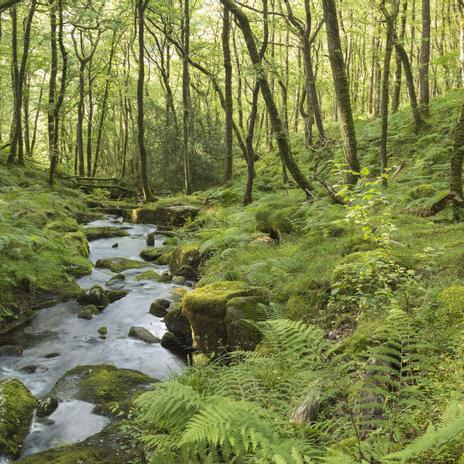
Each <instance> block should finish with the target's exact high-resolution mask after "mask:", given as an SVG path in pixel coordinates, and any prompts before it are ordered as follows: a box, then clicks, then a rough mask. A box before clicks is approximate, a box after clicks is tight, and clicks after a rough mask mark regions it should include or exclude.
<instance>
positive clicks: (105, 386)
mask: <svg viewBox="0 0 464 464" xmlns="http://www.w3.org/2000/svg"><path fill="white" fill-rule="evenodd" d="M155 381H156V380H154V379H152V378H151V377H149V376H148V375H145V374H143V373H141V372H139V371H134V370H130V369H118V368H116V367H115V366H113V365H110V364H102V365H97V366H78V367H75V368H74V369H71V370H70V371H68V372H66V374H65V375H64V376H63V377H61V378H60V379H59V380H58V381H57V383H56V385H55V386H54V387H53V390H52V394H53V395H56V396H57V397H58V398H63V399H67V398H68V397H69V395H71V396H72V398H76V399H78V400H83V401H89V402H91V403H95V404H96V407H95V412H96V413H97V414H104V415H110V416H118V415H120V414H121V413H123V412H125V413H127V411H128V410H129V409H130V402H131V398H132V397H133V396H134V395H135V394H136V392H139V391H141V390H143V389H144V387H146V386H147V385H149V384H151V383H153V382H155ZM76 389H77V391H76Z"/></svg>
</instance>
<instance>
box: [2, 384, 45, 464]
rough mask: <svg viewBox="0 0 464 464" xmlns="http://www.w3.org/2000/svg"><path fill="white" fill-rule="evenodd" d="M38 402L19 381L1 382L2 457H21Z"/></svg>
mask: <svg viewBox="0 0 464 464" xmlns="http://www.w3.org/2000/svg"><path fill="white" fill-rule="evenodd" d="M36 407H37V400H36V399H35V398H34V397H33V396H32V394H31V392H30V391H29V390H28V389H27V388H26V387H25V386H24V385H23V384H22V383H21V382H20V381H19V380H9V379H7V380H2V381H0V455H8V456H11V457H13V458H14V457H17V456H19V453H20V451H21V446H22V443H23V440H24V438H25V437H26V435H27V434H28V433H29V426H30V424H31V421H32V414H33V412H34V409H35V408H36Z"/></svg>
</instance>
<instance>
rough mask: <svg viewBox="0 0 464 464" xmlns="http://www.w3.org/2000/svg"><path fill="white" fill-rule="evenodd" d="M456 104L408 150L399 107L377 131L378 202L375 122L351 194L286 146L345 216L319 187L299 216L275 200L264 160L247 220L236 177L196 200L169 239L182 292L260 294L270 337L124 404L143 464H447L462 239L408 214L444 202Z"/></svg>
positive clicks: (413, 138)
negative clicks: (234, 285) (382, 152)
mask: <svg viewBox="0 0 464 464" xmlns="http://www.w3.org/2000/svg"><path fill="white" fill-rule="evenodd" d="M462 98H463V93H462V92H454V93H450V94H447V95H446V96H444V97H440V98H437V99H435V100H433V102H432V105H431V115H432V116H431V117H430V119H429V120H428V125H427V127H426V128H425V129H424V130H423V132H422V133H420V134H419V135H416V134H414V128H413V125H412V119H411V114H410V109H409V108H408V107H404V108H402V109H401V110H400V111H399V112H398V113H397V114H394V115H392V117H391V120H390V137H389V165H390V166H391V171H390V173H389V179H388V188H387V189H385V188H383V187H382V184H381V182H380V181H379V180H378V179H377V175H378V171H377V166H378V160H377V158H378V141H379V134H380V126H379V121H358V122H357V129H358V136H359V150H360V157H361V162H362V165H363V166H366V169H364V170H363V173H362V175H361V176H360V180H359V182H358V185H357V187H356V188H355V189H353V190H352V191H347V190H343V185H342V179H343V170H342V168H341V167H340V166H338V165H337V162H340V160H341V154H340V151H339V149H338V148H333V151H331V152H329V151H328V150H325V151H320V152H318V153H317V154H315V153H314V152H310V151H308V150H306V149H305V148H304V146H303V144H302V141H301V140H298V139H296V140H293V146H294V147H295V151H296V153H297V157H298V158H299V160H300V163H301V165H302V167H303V168H304V170H305V172H306V173H309V172H311V169H313V168H314V166H315V165H316V164H319V165H321V164H324V163H325V162H326V160H328V159H331V158H332V157H333V159H334V161H333V162H332V163H329V164H328V167H327V168H326V171H324V177H325V178H326V180H327V181H329V182H330V183H331V184H333V185H334V186H335V189H336V190H338V191H340V192H341V194H343V195H344V196H345V199H346V200H347V202H348V204H349V206H341V205H335V204H333V203H332V202H331V200H330V199H329V198H328V196H327V194H326V193H325V191H324V190H323V189H322V188H321V187H320V186H317V187H316V190H315V199H314V201H312V202H305V199H304V196H303V194H302V193H300V192H299V191H298V190H297V189H296V188H294V187H293V186H292V185H290V186H283V185H282V180H281V172H280V169H281V168H280V163H279V160H278V157H277V154H276V153H275V152H271V153H269V154H266V155H264V156H263V157H262V158H261V159H260V160H259V161H258V163H257V166H256V170H257V178H256V181H255V190H254V201H253V203H252V204H250V205H248V206H245V207H244V206H242V204H241V200H242V195H243V185H244V180H243V177H241V178H240V179H237V180H236V181H235V182H234V183H232V184H230V185H229V186H227V187H221V188H214V189H211V190H209V191H206V192H204V193H203V199H204V200H203V201H204V208H203V210H202V212H201V214H200V215H199V216H198V217H197V218H196V219H195V220H193V221H191V222H190V223H188V224H187V225H186V226H185V227H184V229H183V230H182V231H180V232H179V234H178V236H179V241H180V243H192V244H193V243H194V244H196V246H199V251H200V255H201V263H202V264H201V266H200V274H201V279H200V281H199V282H198V286H200V287H201V286H204V285H208V284H212V283H214V282H217V281H221V280H226V281H242V282H245V283H246V284H248V285H251V286H253V287H257V288H261V289H264V290H266V292H267V293H268V294H269V297H270V301H271V302H272V304H271V306H269V307H268V308H267V310H266V312H267V313H268V316H269V318H270V321H268V322H267V323H262V324H261V323H260V324H261V325H260V330H261V331H262V332H263V338H264V341H263V342H262V343H261V345H260V346H259V347H258V349H257V350H256V351H255V352H252V353H243V352H237V353H233V354H232V355H229V356H230V358H228V359H227V360H226V363H224V362H223V361H224V360H219V361H215V362H213V363H212V364H210V365H209V366H208V367H206V368H204V367H203V368H191V369H190V370H188V371H187V372H186V373H185V374H184V375H182V376H181V377H179V378H178V379H175V380H173V381H172V382H170V383H167V384H162V385H159V386H157V387H156V388H155V390H154V391H153V392H150V393H146V394H145V395H144V396H142V397H141V398H140V399H139V406H140V408H141V413H140V417H141V427H142V429H143V437H144V440H145V441H144V443H145V445H146V449H147V450H148V452H149V453H151V455H152V456H153V460H152V462H157V463H158V462H166V463H173V462H176V463H184V462H185V463H187V462H189V463H190V462H192V463H193V462H209V463H216V462H223V463H232V462H233V463H248V462H253V463H255V462H256V463H276V464H281V463H298V464H300V463H347V464H353V463H359V464H362V463H367V462H377V463H393V462H407V463H415V464H422V463H423V464H426V463H430V462H434V463H437V464H451V463H457V462H462V461H463V459H464V458H462V455H463V453H464V447H463V445H462V443H463V442H464V441H463V437H464V421H463V420H462V411H463V408H464V386H463V383H462V376H463V374H464V365H463V362H462V353H463V344H462V329H463V328H464V251H463V244H464V239H463V237H464V224H463V223H455V222H453V221H452V220H451V213H450V211H448V210H445V211H444V212H442V213H440V214H438V215H437V216H435V217H432V218H422V217H419V216H417V215H415V214H413V213H412V212H411V210H414V209H416V208H423V207H427V206H429V205H431V204H432V203H433V202H434V201H435V200H437V199H439V198H440V197H441V196H443V194H444V193H446V192H447V183H448V177H447V176H448V163H449V150H450V146H451V144H452V131H453V126H454V123H455V120H456V115H457V112H458V108H459V105H460V103H461V100H462ZM328 131H329V134H330V136H331V138H336V137H338V135H337V133H336V128H335V127H330V128H328ZM316 158H320V159H319V160H316ZM317 161H318V162H317ZM224 364H225V365H224Z"/></svg>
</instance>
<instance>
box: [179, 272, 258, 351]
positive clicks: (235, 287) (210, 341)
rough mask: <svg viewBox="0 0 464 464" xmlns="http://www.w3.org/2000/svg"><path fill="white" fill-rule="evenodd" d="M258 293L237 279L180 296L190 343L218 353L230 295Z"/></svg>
mask: <svg viewBox="0 0 464 464" xmlns="http://www.w3.org/2000/svg"><path fill="white" fill-rule="evenodd" d="M260 294H261V292H259V291H258V289H257V288H254V287H250V286H249V285H248V284H246V283H245V282H241V281H219V282H216V283H213V284H210V285H205V286H204V287H199V288H196V289H195V290H193V291H191V292H189V293H187V294H186V295H185V296H184V298H183V299H182V307H183V314H184V315H185V317H186V318H187V320H188V321H189V323H190V326H191V328H192V332H193V340H194V346H195V347H197V348H198V349H199V350H200V351H202V352H204V353H218V352H219V351H221V350H223V349H225V348H226V346H227V330H226V324H225V321H224V319H225V316H226V309H227V304H228V302H229V301H230V300H231V299H232V298H236V297H244V296H257V295H260Z"/></svg>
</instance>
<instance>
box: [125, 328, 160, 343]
mask: <svg viewBox="0 0 464 464" xmlns="http://www.w3.org/2000/svg"><path fill="white" fill-rule="evenodd" d="M129 337H132V338H137V339H138V340H142V341H143V342H146V343H159V342H160V341H161V340H160V339H159V338H158V337H155V336H154V335H153V334H152V333H151V332H150V331H149V330H147V329H145V327H137V326H133V327H131V328H130V329H129Z"/></svg>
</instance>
